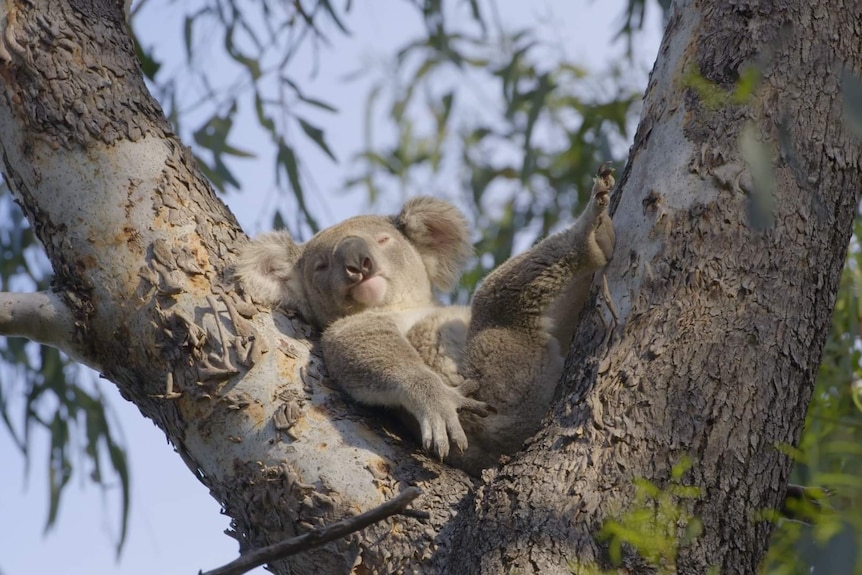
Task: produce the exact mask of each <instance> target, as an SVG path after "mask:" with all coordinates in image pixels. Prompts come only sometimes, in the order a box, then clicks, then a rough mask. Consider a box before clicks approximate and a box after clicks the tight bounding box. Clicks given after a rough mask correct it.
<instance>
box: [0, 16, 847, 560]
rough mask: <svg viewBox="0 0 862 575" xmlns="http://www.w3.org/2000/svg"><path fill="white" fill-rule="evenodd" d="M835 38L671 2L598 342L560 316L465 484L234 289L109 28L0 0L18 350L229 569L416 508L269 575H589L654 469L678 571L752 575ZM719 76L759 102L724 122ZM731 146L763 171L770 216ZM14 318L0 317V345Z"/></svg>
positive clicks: (833, 76) (222, 236)
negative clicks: (172, 459)
mask: <svg viewBox="0 0 862 575" xmlns="http://www.w3.org/2000/svg"><path fill="white" fill-rule="evenodd" d="M860 22H862V14H860V8H859V5H858V3H852V2H848V3H846V4H843V5H840V7H839V6H836V4H835V3H834V2H830V3H827V2H826V1H825V0H817V1H813V2H812V1H809V0H786V1H772V2H767V1H765V0H763V1H759V0H748V1H737V2H732V3H730V2H725V1H724V0H709V1H705V2H700V3H694V2H679V3H678V5H677V6H676V7H675V10H674V15H673V17H672V19H671V21H670V24H669V26H668V30H667V32H666V35H665V39H664V42H663V45H662V49H661V53H660V55H659V61H658V63H657V65H656V68H655V70H654V72H653V75H652V78H651V82H650V86H649V89H648V93H647V99H646V103H645V109H644V113H643V118H642V120H641V125H640V128H639V130H638V134H637V137H636V142H635V145H634V147H633V149H632V158H631V160H632V161H631V163H630V165H629V167H628V168H627V170H626V172H625V173H624V174H623V178H622V182H621V190H620V191H618V192H617V195H616V202H618V209H617V213H616V216H615V227H616V229H617V242H618V243H617V254H616V259H615V261H614V262H613V263H612V267H611V268H610V269H609V271H608V279H609V283H610V287H611V293H612V296H613V299H614V301H615V302H616V305H617V308H618V309H619V310H620V325H619V326H618V327H617V329H616V331H614V332H613V334H610V335H611V336H612V337H610V345H609V346H602V345H600V342H602V341H603V340H604V336H605V335H608V334H607V333H606V331H605V329H604V328H603V327H602V325H603V324H602V322H600V321H599V317H600V316H599V315H598V314H596V313H591V314H587V316H586V318H585V320H584V321H583V322H582V324H581V325H580V327H579V330H578V334H577V336H576V342H577V344H576V346H575V351H574V354H573V355H572V358H571V359H570V363H569V368H568V370H567V374H568V375H567V378H566V382H565V384H564V385H562V386H561V388H560V391H559V393H558V398H559V399H558V402H557V403H556V405H555V407H554V409H553V410H552V411H551V413H550V414H549V417H548V419H547V420H546V423H547V425H546V427H545V429H544V430H543V431H542V432H540V433H539V434H538V435H537V436H536V437H535V438H534V439H533V440H531V441H530V442H529V443H528V447H527V449H526V450H525V451H524V452H523V453H521V454H518V455H517V456H516V457H513V458H512V459H511V460H510V461H509V462H507V463H506V464H505V465H504V466H503V467H502V468H500V469H499V470H496V471H487V472H486V473H485V476H484V477H483V479H482V480H481V481H479V482H473V481H471V480H469V479H468V478H467V477H466V476H465V475H463V474H462V473H460V472H458V471H455V470H452V469H449V468H447V467H445V466H442V465H439V464H437V463H435V462H433V461H430V460H428V459H427V458H425V457H423V456H422V455H421V454H419V453H417V452H416V451H415V446H414V445H413V444H412V443H408V444H406V445H405V444H403V443H402V442H401V440H399V439H398V438H397V437H395V436H393V435H392V434H389V433H385V430H382V429H380V428H379V427H369V425H370V426H377V425H378V424H376V423H374V421H373V417H372V414H371V413H370V412H366V411H363V412H361V413H359V412H358V410H357V409H356V408H354V407H351V406H348V405H347V404H346V403H345V402H344V401H343V399H342V396H341V395H340V394H339V393H338V392H337V390H333V389H331V388H329V387H328V386H327V385H326V384H325V370H324V368H323V366H322V365H321V364H320V361H319V359H318V356H317V355H316V350H315V345H316V344H315V341H316V340H315V336H314V334H313V333H311V331H310V330H308V328H307V327H306V326H304V324H302V323H301V322H300V321H298V319H297V318H295V317H291V316H287V315H284V314H282V313H278V312H276V313H272V314H270V313H269V312H267V311H266V310H262V309H260V308H258V307H257V306H255V305H254V302H251V301H249V300H248V299H246V298H244V297H243V296H242V295H241V294H237V293H236V291H235V285H234V283H233V281H232V280H231V278H230V273H229V266H230V263H231V262H232V260H233V254H234V249H235V247H236V245H237V242H240V241H243V239H244V238H243V235H242V232H241V230H240V229H239V228H238V226H237V224H236V222H235V220H234V218H233V217H232V216H231V215H230V213H229V212H228V210H227V209H226V208H225V206H224V205H223V204H222V203H221V201H220V200H219V199H218V198H216V197H215V196H214V195H213V194H212V191H211V189H210V187H209V186H208V185H207V184H206V182H205V181H204V180H203V179H202V178H201V177H200V175H199V174H198V172H197V171H196V169H195V167H194V165H193V162H192V160H191V157H190V154H188V153H187V152H186V150H185V148H184V147H183V146H182V145H181V144H180V143H179V142H178V141H177V139H176V137H175V136H174V135H173V134H172V133H171V130H170V128H169V126H168V125H167V123H166V122H165V120H164V118H163V115H162V113H161V110H160V108H159V106H158V104H157V103H156V102H155V101H154V100H153V99H152V98H151V97H150V96H149V94H148V93H147V91H146V88H145V86H144V84H143V81H142V79H141V74H140V71H139V70H138V66H137V62H136V60H135V56H134V51H133V49H132V45H131V42H130V40H129V37H128V34H127V30H126V28H125V23H124V21H123V14H122V6H121V3H120V2H116V1H109V0H87V1H85V0H68V1H66V2H59V1H57V0H19V1H6V2H0V24H2V31H3V34H2V35H0V37H2V41H0V79H2V95H0V150H2V154H3V155H2V162H3V173H4V176H5V177H6V179H7V181H8V182H9V184H10V187H11V188H12V189H13V191H14V193H15V195H16V198H17V199H18V201H19V203H20V204H21V205H22V207H23V209H24V211H25V213H26V214H27V216H28V218H29V220H30V222H31V223H32V225H33V227H34V229H35V231H36V233H37V235H38V237H39V238H40V239H41V241H42V242H43V244H44V245H45V248H46V251H47V252H48V255H49V257H50V259H51V262H52V264H53V267H54V271H55V291H56V294H57V295H58V296H59V298H55V297H54V296H48V299H49V301H50V302H51V304H52V306H57V307H58V308H59V307H61V306H65V309H56V310H53V311H52V313H51V315H50V318H49V319H50V320H51V322H53V323H52V326H51V331H50V334H49V335H48V336H45V337H44V338H43V339H44V340H45V341H48V342H49V343H52V344H53V345H57V346H58V347H61V348H62V349H65V350H67V351H69V352H70V353H74V354H75V356H76V357H78V358H80V359H81V361H84V362H85V363H88V364H90V365H94V366H97V367H99V368H100V369H101V370H102V372H103V373H104V374H105V376H106V377H107V378H109V379H110V380H111V381H113V382H115V383H116V384H117V387H118V388H119V390H120V392H121V393H122V394H123V396H124V397H126V398H127V399H129V400H131V401H133V402H134V403H135V404H136V405H137V406H138V407H139V408H140V409H141V411H142V413H143V414H144V415H146V416H147V417H150V418H151V419H153V421H155V422H156V424H157V425H159V426H160V427H161V428H162V429H163V430H164V431H165V433H166V434H167V436H168V438H169V439H170V441H171V442H172V443H173V444H174V445H175V446H176V447H177V450H178V452H179V453H180V455H181V456H182V457H183V458H184V460H185V461H186V463H187V464H188V465H189V467H190V468H191V469H192V471H193V472H194V473H195V474H196V475H197V477H199V478H200V479H201V481H202V482H203V483H204V484H205V485H207V487H208V488H209V489H210V490H211V492H212V494H213V496H214V497H215V498H216V499H217V500H218V501H220V502H221V504H222V505H223V506H224V508H225V510H226V512H227V513H228V514H229V515H230V516H231V517H232V518H233V522H234V532H233V534H232V535H233V536H234V537H235V538H236V539H237V540H238V541H239V542H240V547H241V549H247V548H255V547H260V546H262V545H264V544H267V543H271V542H274V541H278V540H280V539H283V538H286V537H289V536H293V535H296V534H299V533H302V532H304V531H307V530H308V529H310V528H312V527H318V526H321V525H323V524H326V523H331V522H334V521H336V520H338V519H341V518H343V517H344V516H345V515H347V514H351V513H356V512H359V511H365V510H367V509H369V508H370V507H373V506H374V505H376V504H378V503H380V502H382V501H383V500H384V499H386V498H388V497H390V496H391V495H392V494H394V493H396V492H398V491H400V490H401V489H402V488H403V487H404V486H406V485H417V486H419V487H421V488H422V489H423V490H424V491H425V494H424V495H423V496H422V497H420V498H419V499H418V500H417V501H416V506H417V507H420V508H423V509H425V510H427V511H429V512H430V515H431V518H430V519H429V520H427V521H420V520H418V519H415V518H407V517H396V518H394V519H390V520H387V521H386V522H383V523H381V524H378V525H375V526H374V527H372V528H370V529H368V530H366V531H364V532H363V533H362V534H357V535H354V536H352V537H350V538H348V539H345V540H343V541H341V542H338V543H332V544H330V545H328V546H326V547H324V548H322V549H320V550H317V551H315V552H313V553H310V554H306V555H302V556H298V557H294V558H292V559H291V560H289V561H285V562H282V563H277V564H274V565H272V566H271V568H272V569H273V570H274V571H275V572H276V573H304V572H319V573H344V572H347V571H350V570H351V569H353V570H354V572H356V573H393V572H421V573H494V574H497V573H507V572H512V570H513V569H515V570H517V572H519V573H543V574H548V573H569V572H571V570H572V569H575V570H576V569H577V566H579V565H587V564H591V563H593V562H595V561H599V562H601V561H602V560H603V558H604V555H603V550H602V545H601V543H599V542H597V540H596V538H595V533H596V531H597V529H598V528H599V526H600V525H601V523H602V521H603V520H604V519H605V518H608V517H613V516H616V515H618V514H619V513H620V512H621V511H622V510H624V509H625V508H626V506H627V504H628V501H629V499H630V497H631V494H632V480H633V479H634V478H638V477H644V478H647V479H649V480H650V481H652V482H654V483H657V484H661V483H662V482H664V481H666V480H667V478H668V476H669V470H670V468H671V466H672V465H673V464H675V463H677V462H678V461H679V460H680V458H681V457H682V456H684V455H688V456H691V457H692V458H693V460H694V466H693V468H692V469H691V471H690V472H689V473H688V474H687V475H686V476H685V482H686V483H688V484H690V485H692V486H696V487H698V488H699V489H700V492H701V496H700V498H699V499H698V500H697V502H696V503H695V504H694V505H693V509H692V511H693V512H694V513H695V514H696V515H698V516H699V517H700V518H701V519H702V520H703V522H704V526H705V530H704V534H703V535H702V536H701V537H700V538H699V539H698V540H697V542H696V543H695V544H694V545H692V546H689V547H687V548H685V549H684V550H683V552H682V554H681V556H680V558H679V567H680V572H686V573H700V572H704V571H706V569H707V568H708V567H710V566H718V567H720V568H721V572H722V573H750V572H753V571H754V570H755V568H756V565H757V562H758V561H759V559H760V557H761V556H762V554H763V551H764V549H765V546H766V544H767V538H768V534H769V531H770V528H769V526H768V525H767V524H765V523H762V522H757V521H754V520H752V514H753V512H755V511H757V510H760V509H764V508H767V507H775V506H776V505H777V504H778V502H779V500H780V499H781V497H782V494H783V489H784V485H785V483H786V478H787V474H788V471H789V469H790V462H789V461H788V460H787V459H786V458H785V457H783V456H781V455H780V454H779V452H778V451H777V450H776V445H777V444H781V443H794V442H795V441H796V438H797V437H798V434H799V431H800V428H801V425H802V422H803V418H804V414H805V409H806V406H807V403H808V398H809V395H810V393H811V388H812V383H813V379H814V374H815V371H816V368H817V364H818V361H819V357H820V350H821V347H822V344H823V341H824V337H825V334H826V330H827V329H828V326H829V317H830V312H831V309H832V302H833V297H834V293H835V290H836V288H837V279H838V274H839V272H840V269H841V265H842V262H843V256H844V250H845V247H846V245H847V241H848V238H849V233H850V222H851V219H852V217H853V213H854V209H855V207H856V203H857V201H858V197H859V193H860V182H862V178H860V156H862V151H860V148H859V143H858V142H854V141H852V140H851V139H850V136H849V135H848V133H847V132H846V130H845V128H844V127H843V121H842V117H841V110H842V99H841V92H840V78H841V75H842V73H843V72H844V70H845V69H848V70H849V71H851V72H852V73H855V74H857V75H860V74H862V64H860V62H862V24H860ZM749 66H754V67H756V68H757V70H759V74H760V77H761V80H760V84H759V86H758V87H757V89H756V90H755V91H754V93H753V96H750V97H748V98H747V99H745V100H744V101H740V102H737V101H735V100H733V99H732V98H731V97H730V94H731V92H732V91H733V90H734V86H735V83H736V82H737V80H738V79H739V77H740V76H741V75H742V74H743V73H744V71H745V69H746V68H747V67H749ZM703 80H705V81H706V82H704V81H703ZM745 134H748V136H744V135H745ZM741 139H742V141H743V142H744V143H745V144H746V145H747V146H749V148H751V147H753V148H754V149H755V150H768V152H769V153H768V154H767V155H766V156H767V159H768V163H771V166H772V171H773V174H774V176H775V188H774V193H767V194H764V193H763V190H762V189H761V187H762V186H761V185H760V184H761V183H762V182H760V181H756V178H755V177H754V175H752V174H754V173H755V172H756V169H757V167H758V166H749V165H748V164H747V163H746V161H745V158H743V156H742V154H741V152H740V141H741ZM752 142H753V144H752ZM764 200H767V202H766V204H765V205H766V208H764V207H763V205H764V204H763V201H764ZM769 202H771V204H770V203H769ZM752 206H753V207H752ZM752 214H753V215H752ZM770 218H771V223H770ZM28 299H29V301H30V303H29V304H28V305H31V304H32V302H33V301H36V300H34V299H33V298H16V297H7V298H3V310H0V311H2V314H0V325H2V323H3V322H4V321H6V319H4V318H13V319H15V318H21V317H22V314H24V313H29V312H28V311H27V309H25V308H23V307H19V308H17V309H16V308H15V307H14V306H15V305H18V304H16V303H15V302H19V301H20V302H25V301H27V300H28ZM20 305H22V306H23V305H24V304H23V303H22V304H20ZM9 306H12V307H11V308H10V307H9ZM605 316H607V313H605ZM65 318H72V319H71V320H68V319H65ZM8 321H9V322H10V323H13V321H12V319H10V320H8ZM15 321H18V320H17V319H15ZM46 321H47V320H46ZM16 329H18V328H16ZM19 331H20V333H22V334H28V333H30V334H31V336H32V337H36V336H38V335H40V334H41V333H42V332H44V330H41V329H40V330H32V331H31V332H27V330H24V329H20V330H19ZM69 333H72V334H73V337H71V338H69V341H66V342H63V341H56V340H58V339H59V340H62V339H63V337H66V336H63V335H62V334H69ZM32 334H36V335H32ZM57 334H60V335H57ZM357 414H358V416H357ZM132 448H134V446H132ZM205 561H206V558H202V562H205ZM627 561H628V562H629V564H630V566H631V567H632V568H633V569H635V570H637V569H638V565H637V562H636V560H635V559H634V558H632V557H628V558H627ZM201 567H202V568H203V567H207V566H206V565H203V564H202V566H201Z"/></svg>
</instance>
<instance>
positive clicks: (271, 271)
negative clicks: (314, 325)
mask: <svg viewBox="0 0 862 575" xmlns="http://www.w3.org/2000/svg"><path fill="white" fill-rule="evenodd" d="M301 255H302V246H299V245H297V243H296V242H294V241H293V238H291V237H290V234H288V233H287V232H270V233H267V234H262V235H260V236H258V237H256V238H254V239H253V240H251V241H250V242H248V243H247V244H245V245H243V246H242V247H241V248H240V250H239V255H238V257H237V260H236V266H235V267H234V275H235V277H236V278H237V279H238V280H239V282H240V284H241V285H242V289H243V291H245V293H247V294H249V295H250V296H251V297H252V298H254V299H255V300H257V301H260V302H263V303H266V304H269V305H271V306H278V305H285V306H287V307H294V308H295V307H300V306H301V304H302V302H303V300H304V297H303V293H302V281H301V279H300V277H299V270H297V269H296V262H297V261H298V260H299V257H300V256H301Z"/></svg>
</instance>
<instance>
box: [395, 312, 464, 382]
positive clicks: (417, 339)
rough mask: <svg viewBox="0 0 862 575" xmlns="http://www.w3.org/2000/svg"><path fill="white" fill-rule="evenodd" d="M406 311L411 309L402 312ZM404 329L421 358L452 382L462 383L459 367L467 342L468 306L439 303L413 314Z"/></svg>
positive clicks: (445, 379) (408, 339) (447, 380)
mask: <svg viewBox="0 0 862 575" xmlns="http://www.w3.org/2000/svg"><path fill="white" fill-rule="evenodd" d="M403 313H405V314H409V313H410V312H403ZM411 319H414V321H413V322H412V324H411V325H410V327H409V328H408V329H407V331H406V332H405V336H406V337H407V341H409V342H410V344H411V345H412V346H413V347H414V348H415V349H416V351H417V352H419V355H420V357H421V358H422V361H424V362H425V364H426V365H427V366H428V367H430V368H431V369H433V370H434V371H435V372H437V373H438V374H440V375H441V376H442V377H443V379H444V381H446V383H447V384H449V385H451V386H457V385H461V383H463V377H462V376H461V375H460V372H459V367H460V366H461V363H462V359H463V357H464V348H465V347H466V344H467V328H468V326H469V325H470V308H467V307H461V306H452V307H439V308H433V309H432V310H428V311H427V313H426V314H424V315H423V316H421V317H414V318H411Z"/></svg>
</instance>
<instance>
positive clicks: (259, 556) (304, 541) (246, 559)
mask: <svg viewBox="0 0 862 575" xmlns="http://www.w3.org/2000/svg"><path fill="white" fill-rule="evenodd" d="M421 494H422V490H421V489H419V488H418V487H408V488H407V489H405V490H404V491H402V492H401V493H399V494H398V495H397V496H395V497H393V498H392V499H390V500H389V501H387V502H385V503H383V504H382V505H378V506H377V507H375V508H374V509H371V510H370V511H366V512H365V513H361V514H359V515H356V516H354V517H349V518H347V519H345V520H343V521H339V522H338V523H333V524H332V525H327V526H326V527H321V528H319V529H314V530H312V531H309V532H308V533H304V534H302V535H300V536H298V537H293V538H291V539H288V540H286V541H280V542H278V543H274V544H272V545H269V546H268V547H263V548H261V549H255V550H253V551H249V552H248V553H246V554H244V555H241V556H240V557H239V558H238V559H235V560H233V561H231V562H230V563H228V564H226V565H223V566H221V567H219V568H217V569H213V570H212V571H207V572H203V571H199V572H198V575H242V574H243V573H246V572H248V571H251V570H252V569H254V568H255V567H259V566H260V565H263V564H265V563H269V562H271V561H275V560H278V559H284V558H285V557H289V556H290V555H296V554H297V553H302V552H303V551H308V550H309V549H313V548H315V547H319V546H321V545H326V544H327V543H329V542H330V541H335V540H336V539H340V538H342V537H344V536H346V535H349V534H351V533H353V532H355V531H360V530H362V529H365V528H366V527H368V526H369V525H372V524H374V523H377V522H378V521H382V520H383V519H386V518H387V517H389V516H391V515H395V514H397V513H401V512H403V511H404V510H405V507H407V505H408V504H409V503H410V502H411V501H413V500H414V499H416V498H417V497H419V495H421ZM411 516H415V514H411Z"/></svg>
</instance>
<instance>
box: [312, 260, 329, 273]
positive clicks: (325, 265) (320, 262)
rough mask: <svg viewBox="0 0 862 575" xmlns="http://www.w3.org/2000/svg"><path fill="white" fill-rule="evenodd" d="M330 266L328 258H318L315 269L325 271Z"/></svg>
mask: <svg viewBox="0 0 862 575" xmlns="http://www.w3.org/2000/svg"><path fill="white" fill-rule="evenodd" d="M328 267H329V263H328V262H327V261H326V260H318V261H317V262H315V263H314V271H316V272H322V271H325V270H326V268H328Z"/></svg>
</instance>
